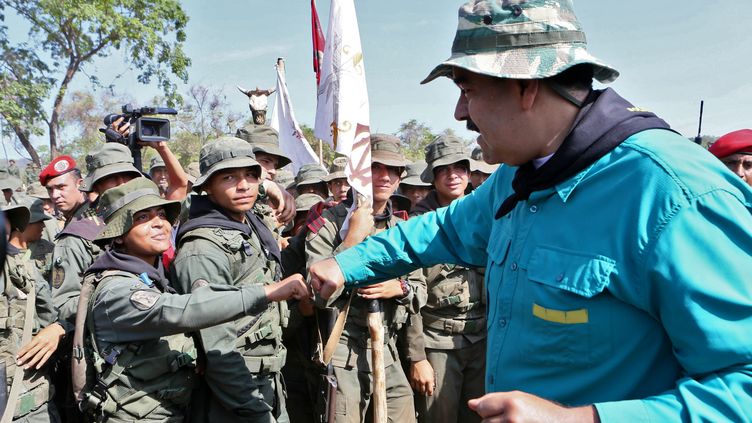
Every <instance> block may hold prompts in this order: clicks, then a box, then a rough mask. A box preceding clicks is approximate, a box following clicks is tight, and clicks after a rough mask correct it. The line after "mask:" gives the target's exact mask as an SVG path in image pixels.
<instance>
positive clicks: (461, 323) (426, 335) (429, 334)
mask: <svg viewBox="0 0 752 423" xmlns="http://www.w3.org/2000/svg"><path fill="white" fill-rule="evenodd" d="M439 207H441V206H440V205H439V202H438V197H437V195H436V191H431V192H430V193H429V194H428V196H427V197H426V198H425V199H423V201H421V202H420V203H418V204H417V205H416V206H415V209H414V210H413V213H412V214H413V215H414V216H417V215H421V214H423V213H427V212H430V211H433V210H436V209H438V208H439ZM484 273H485V272H484V270H483V269H480V268H469V267H463V266H458V265H454V264H437V265H435V266H433V267H429V268H425V269H423V274H424V275H425V277H426V285H427V291H428V302H427V304H426V306H425V307H423V308H422V309H421V311H420V314H419V315H416V316H414V317H412V318H411V325H410V327H408V329H407V331H406V335H407V343H408V355H409V357H410V360H411V361H420V360H423V359H425V357H426V355H425V354H426V353H425V349H426V348H432V349H458V348H464V347H467V346H468V345H471V344H474V343H476V342H479V341H482V340H484V339H485V338H486V295H485V292H486V290H485V285H484Z"/></svg>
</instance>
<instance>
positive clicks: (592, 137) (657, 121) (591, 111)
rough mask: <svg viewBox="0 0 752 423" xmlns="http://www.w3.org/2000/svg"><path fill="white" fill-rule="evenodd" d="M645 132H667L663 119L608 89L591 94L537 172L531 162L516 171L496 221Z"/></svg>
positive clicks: (594, 91) (497, 213) (667, 127)
mask: <svg viewBox="0 0 752 423" xmlns="http://www.w3.org/2000/svg"><path fill="white" fill-rule="evenodd" d="M648 129H668V130H670V128H669V126H668V124H667V123H666V122H664V121H663V119H661V118H659V117H658V116H656V115H655V114H653V113H651V112H648V111H645V110H642V109H639V108H637V107H635V106H633V105H632V104H631V103H629V102H628V101H627V100H625V99H624V98H622V97H621V96H620V95H619V94H617V93H616V91H614V90H612V89H610V88H608V89H606V90H593V91H591V92H590V94H589V95H588V97H587V99H586V100H585V102H584V105H583V106H582V109H581V110H580V113H579V114H578V115H577V117H576V118H575V120H574V125H573V126H572V130H571V131H570V132H569V135H567V137H566V138H565V139H564V142H562V144H561V146H560V147H559V149H558V150H556V153H554V155H553V156H552V157H551V158H550V159H549V160H548V161H547V162H546V163H545V164H543V165H542V166H541V167H539V168H537V169H536V168H535V166H534V165H533V163H532V162H528V163H525V164H523V165H522V166H520V167H519V168H518V169H517V172H516V173H515V174H514V179H513V180H512V188H513V189H514V193H513V194H512V195H510V196H509V197H507V198H506V199H505V200H504V202H503V203H502V204H501V207H499V210H498V211H497V212H496V219H499V218H501V217H503V216H505V215H507V214H508V213H509V212H511V211H512V210H513V209H514V208H515V206H517V203H518V202H520V201H525V200H527V199H528V198H530V194H532V193H533V192H535V191H542V190H544V189H548V188H551V187H554V186H556V185H558V184H560V183H562V182H564V181H566V180H567V179H569V178H571V177H573V176H575V175H576V174H578V173H579V172H582V171H583V170H585V169H586V168H587V167H588V166H590V165H592V164H593V163H595V162H596V161H598V159H600V158H601V157H603V156H605V155H606V154H608V153H609V152H610V151H612V150H613V149H614V148H616V147H617V146H618V145H619V144H621V143H622V142H623V141H624V140H625V139H627V138H629V137H630V136H632V135H634V134H636V133H638V132H642V131H645V130H648Z"/></svg>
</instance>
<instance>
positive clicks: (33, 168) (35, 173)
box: [21, 162, 40, 189]
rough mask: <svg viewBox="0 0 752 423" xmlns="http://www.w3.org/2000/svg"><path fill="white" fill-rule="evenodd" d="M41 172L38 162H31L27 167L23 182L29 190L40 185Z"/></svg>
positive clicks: (22, 178)
mask: <svg viewBox="0 0 752 423" xmlns="http://www.w3.org/2000/svg"><path fill="white" fill-rule="evenodd" d="M39 170H40V169H39V165H38V164H37V163H36V162H30V163H29V164H27V165H26V168H25V169H24V171H23V176H22V177H21V181H22V182H23V184H24V186H25V187H26V188H27V189H28V188H29V187H30V186H31V184H34V183H39Z"/></svg>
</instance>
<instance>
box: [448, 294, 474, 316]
mask: <svg viewBox="0 0 752 423" xmlns="http://www.w3.org/2000/svg"><path fill="white" fill-rule="evenodd" d="M462 301H463V297H462V296H461V295H451V296H449V297H444V298H442V299H440V300H439V301H438V305H439V308H444V307H449V306H454V307H455V308H456V309H457V310H459V311H461V312H463V313H466V312H468V311H470V310H472V309H474V308H475V307H477V306H479V305H480V304H481V303H480V302H474V303H469V304H467V305H465V306H460V305H458V304H460V303H461V302H462Z"/></svg>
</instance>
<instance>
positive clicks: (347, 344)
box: [306, 134, 426, 423]
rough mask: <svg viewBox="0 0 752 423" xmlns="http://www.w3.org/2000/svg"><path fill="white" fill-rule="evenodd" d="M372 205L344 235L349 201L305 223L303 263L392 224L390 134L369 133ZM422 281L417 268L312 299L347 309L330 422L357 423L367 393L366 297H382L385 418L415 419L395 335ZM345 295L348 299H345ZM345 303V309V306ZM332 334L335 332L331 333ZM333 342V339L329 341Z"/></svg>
mask: <svg viewBox="0 0 752 423" xmlns="http://www.w3.org/2000/svg"><path fill="white" fill-rule="evenodd" d="M371 151H372V156H371V160H372V161H371V163H372V164H371V168H372V174H373V198H374V200H373V209H370V208H369V207H359V208H358V209H357V210H356V211H355V212H354V213H353V215H352V218H351V219H350V223H349V225H350V226H349V230H348V232H347V235H346V236H345V238H344V239H342V237H341V235H340V230H341V229H342V226H343V224H344V222H345V219H346V216H347V214H348V207H350V204H348V203H349V202H343V203H340V204H338V205H337V206H335V207H333V208H330V209H327V210H326V211H324V212H323V213H322V215H321V217H320V219H318V220H317V221H315V222H313V223H312V224H311V225H309V229H310V231H309V232H308V235H307V237H306V255H307V262H308V264H309V265H310V264H311V263H315V262H317V261H319V260H321V259H324V258H327V257H331V256H332V255H333V254H335V253H336V252H338V251H342V250H345V249H347V248H349V247H351V246H352V245H355V244H357V243H358V242H360V241H361V240H363V239H364V238H365V237H366V236H369V235H371V234H373V233H378V232H381V231H383V230H385V229H387V228H390V227H394V226H395V225H396V224H397V223H398V222H400V221H401V220H402V219H400V218H398V217H396V216H395V215H394V214H393V213H392V205H391V203H390V201H389V197H390V196H391V195H392V193H394V191H395V190H396V189H397V187H398V186H399V182H400V176H401V175H402V173H403V172H404V168H405V164H406V162H405V159H404V157H403V156H402V153H401V152H400V150H399V140H398V139H397V138H396V137H394V136H391V135H383V134H373V135H371ZM425 295H426V294H425V283H424V281H423V278H422V275H421V274H420V272H413V273H412V274H410V275H409V276H406V277H402V278H399V279H392V280H390V281H387V282H383V283H381V284H378V285H374V286H373V287H371V288H369V289H359V290H355V291H348V292H343V291H340V292H337V293H335V294H334V295H332V296H331V298H330V299H329V301H321V299H320V298H317V299H316V300H317V306H319V307H320V308H324V307H327V308H330V310H331V308H333V310H334V312H335V313H336V312H343V311H342V310H344V312H346V313H347V320H346V323H345V326H344V331H343V332H342V336H341V338H340V339H339V343H338V344H337V345H336V350H335V352H334V356H333V358H332V362H331V364H332V366H333V368H334V369H333V370H334V375H335V377H336V379H337V395H336V422H337V423H342V422H363V421H365V418H366V413H367V411H368V409H369V405H370V398H371V395H373V387H372V384H373V380H372V379H373V378H372V377H371V373H372V371H373V369H372V367H371V348H370V345H371V344H370V336H369V331H368V325H367V323H366V318H367V314H368V312H367V303H368V301H369V300H374V299H378V300H380V301H382V305H383V308H384V322H383V324H384V332H385V335H384V341H385V345H384V366H385V377H386V396H387V409H388V410H387V411H388V416H389V421H393V422H409V421H415V408H414V406H413V395H412V390H411V389H410V385H409V383H408V380H407V377H406V376H405V373H404V371H403V370H402V366H401V364H400V361H399V357H398V354H397V349H396V345H395V340H396V333H397V331H398V330H399V329H400V328H401V326H402V325H403V324H404V323H405V322H406V321H407V318H408V313H416V312H417V311H418V310H419V308H420V306H421V305H422V304H424V303H425ZM348 298H351V299H350V300H348ZM346 304H350V305H349V310H348V306H347V305H346ZM335 336H336V334H335ZM335 342H336V341H335Z"/></svg>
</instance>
